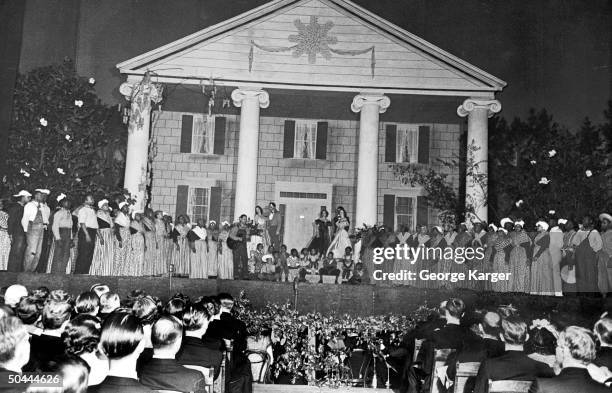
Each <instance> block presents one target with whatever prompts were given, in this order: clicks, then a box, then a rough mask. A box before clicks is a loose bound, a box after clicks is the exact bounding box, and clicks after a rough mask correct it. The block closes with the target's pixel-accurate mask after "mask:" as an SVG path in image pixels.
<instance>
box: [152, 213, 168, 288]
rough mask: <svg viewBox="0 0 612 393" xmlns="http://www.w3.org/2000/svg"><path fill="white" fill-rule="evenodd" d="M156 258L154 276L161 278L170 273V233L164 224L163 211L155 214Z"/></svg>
mask: <svg viewBox="0 0 612 393" xmlns="http://www.w3.org/2000/svg"><path fill="white" fill-rule="evenodd" d="M154 226H155V243H154V244H155V257H154V260H153V275H154V276H161V275H163V274H165V273H166V272H167V271H168V262H167V259H166V258H167V255H168V247H169V244H168V241H167V239H168V236H169V235H170V232H169V231H168V229H167V228H166V223H165V222H164V213H163V212H162V211H161V210H158V211H156V212H155V222H154Z"/></svg>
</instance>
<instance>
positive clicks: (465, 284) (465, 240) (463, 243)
mask: <svg viewBox="0 0 612 393" xmlns="http://www.w3.org/2000/svg"><path fill="white" fill-rule="evenodd" d="M471 242H472V236H471V235H470V233H469V232H467V231H466V232H457V236H456V237H455V241H454V242H453V245H452V247H453V248H454V249H455V250H457V249H463V250H464V251H463V252H464V253H463V254H462V255H463V257H464V259H463V262H462V263H459V262H461V260H459V258H456V260H454V261H453V263H452V265H451V273H463V274H464V275H465V277H466V279H465V280H463V281H457V282H456V283H454V286H455V287H458V288H473V287H474V286H475V285H474V282H472V281H470V280H468V279H467V277H468V269H469V268H468V266H469V265H468V260H467V258H465V248H466V247H468V246H469V244H470V243H471Z"/></svg>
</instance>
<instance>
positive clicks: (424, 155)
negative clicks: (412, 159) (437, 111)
mask: <svg viewBox="0 0 612 393" xmlns="http://www.w3.org/2000/svg"><path fill="white" fill-rule="evenodd" d="M419 164H429V126H420V127H419Z"/></svg>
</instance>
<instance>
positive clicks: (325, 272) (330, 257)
mask: <svg viewBox="0 0 612 393" xmlns="http://www.w3.org/2000/svg"><path fill="white" fill-rule="evenodd" d="M323 276H335V277H336V281H335V282H334V284H338V277H339V276H340V269H338V263H337V262H336V260H335V259H334V253H333V252H330V253H329V254H327V258H323V267H321V269H319V277H320V279H319V283H322V282H323Z"/></svg>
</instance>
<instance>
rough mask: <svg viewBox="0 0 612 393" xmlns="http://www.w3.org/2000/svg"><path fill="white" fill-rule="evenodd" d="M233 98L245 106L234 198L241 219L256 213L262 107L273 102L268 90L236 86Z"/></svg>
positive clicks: (241, 111) (235, 217) (241, 112)
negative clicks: (260, 114)
mask: <svg viewBox="0 0 612 393" xmlns="http://www.w3.org/2000/svg"><path fill="white" fill-rule="evenodd" d="M232 100H233V101H234V105H236V106H237V107H239V108H241V109H240V135H239V137H238V168H237V172H236V197H235V201H234V219H238V217H240V215H242V214H246V215H247V216H249V217H253V215H254V213H255V199H256V194H257V154H258V151H259V149H258V147H259V108H267V107H268V106H269V105H270V96H269V95H268V93H267V92H266V91H264V90H255V89H236V90H234V91H232Z"/></svg>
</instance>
